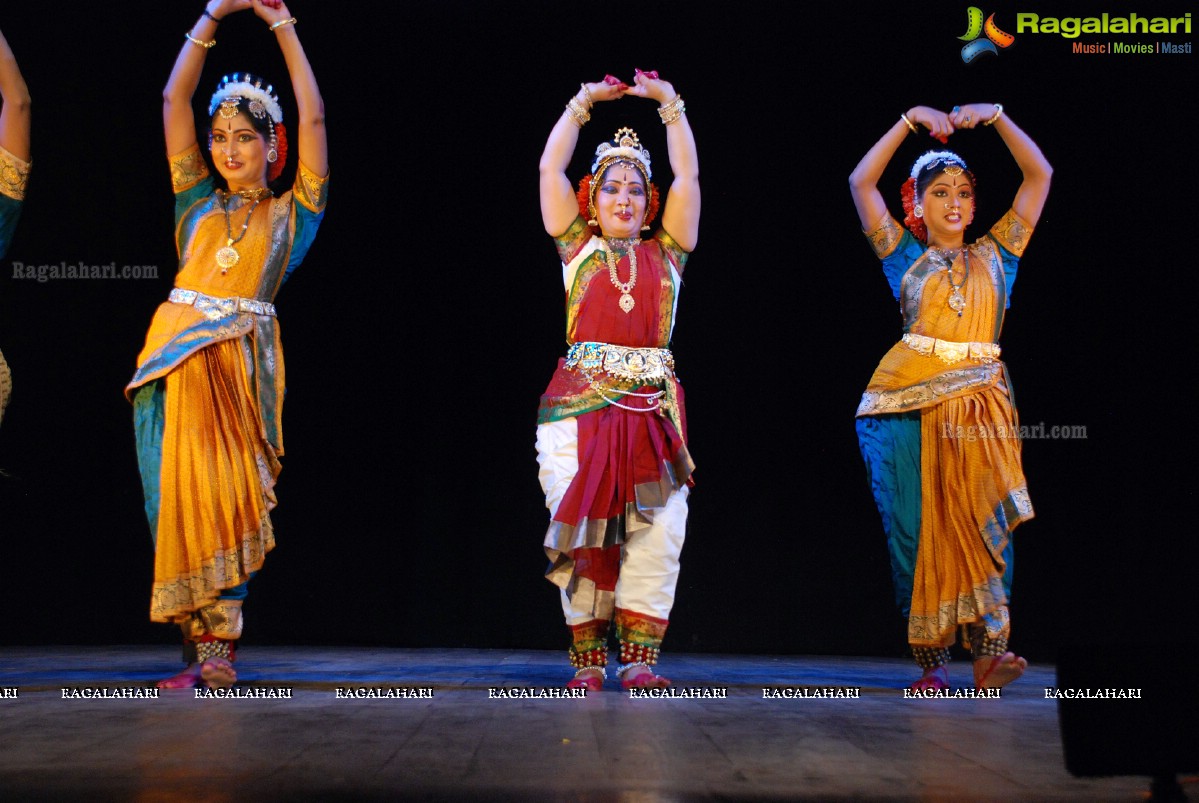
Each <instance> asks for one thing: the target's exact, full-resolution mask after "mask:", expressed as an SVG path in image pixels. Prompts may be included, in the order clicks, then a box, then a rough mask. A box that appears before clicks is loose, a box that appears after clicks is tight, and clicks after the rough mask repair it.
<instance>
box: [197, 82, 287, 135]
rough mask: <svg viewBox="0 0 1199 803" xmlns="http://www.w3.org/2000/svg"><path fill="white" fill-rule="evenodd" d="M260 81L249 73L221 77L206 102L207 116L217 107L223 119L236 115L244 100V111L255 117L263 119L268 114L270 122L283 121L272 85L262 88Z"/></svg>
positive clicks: (215, 111) (281, 111)
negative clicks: (208, 100) (210, 98)
mask: <svg viewBox="0 0 1199 803" xmlns="http://www.w3.org/2000/svg"><path fill="white" fill-rule="evenodd" d="M262 83H263V81H262V79H261V78H255V77H254V76H252V75H250V74H249V73H233V76H232V80H230V76H228V75H226V76H224V77H222V78H221V82H220V84H218V85H217V90H216V92H215V93H213V95H212V100H211V101H210V102H209V104H208V116H209V117H211V116H213V115H214V114H216V113H217V110H218V109H219V110H220V113H221V117H223V118H225V119H229V118H232V117H236V116H237V113H238V112H239V111H241V102H242V101H243V100H244V101H246V111H247V112H249V113H250V114H252V115H253V116H254V117H255V118H256V119H258V120H263V119H265V118H266V117H267V116H269V117H270V118H271V122H272V123H281V122H283V108H282V107H281V106H280V105H279V98H278V97H277V96H276V95H275V94H274V92H275V87H274V85H273V84H267V85H266V88H265V89H264V88H263V86H262Z"/></svg>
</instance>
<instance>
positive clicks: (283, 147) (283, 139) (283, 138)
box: [266, 123, 287, 181]
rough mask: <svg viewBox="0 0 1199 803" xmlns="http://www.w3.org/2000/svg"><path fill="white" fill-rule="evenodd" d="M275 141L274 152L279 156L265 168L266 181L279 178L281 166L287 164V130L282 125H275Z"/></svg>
mask: <svg viewBox="0 0 1199 803" xmlns="http://www.w3.org/2000/svg"><path fill="white" fill-rule="evenodd" d="M275 139H276V140H278V144H277V145H276V146H275V152H276V153H278V154H279V158H278V159H276V160H275V161H274V162H272V163H271V166H270V167H268V168H267V171H266V180H267V181H274V180H275V179H277V178H279V174H280V173H282V172H283V166H284V165H285V164H287V129H286V128H284V127H283V123H275Z"/></svg>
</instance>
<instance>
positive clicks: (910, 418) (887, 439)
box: [857, 410, 920, 617]
mask: <svg viewBox="0 0 1199 803" xmlns="http://www.w3.org/2000/svg"><path fill="white" fill-rule="evenodd" d="M857 429H858V448H859V449H861V451H862V459H863V460H865V461H866V476H867V479H868V480H869V481H870V491H871V493H873V494H874V503H875V505H876V506H877V507H878V512H879V515H880V516H882V519H883V532H884V533H885V534H886V536H887V550H888V551H889V552H890V554H891V579H892V580H893V581H894V583H895V603H896V604H897V605H898V606H899V610H900V613H902V614H903V615H904V616H905V617H906V616H908V614H909V613H911V608H912V579H913V577H914V576H915V573H916V552H917V550H918V548H919V545H920V411H919V410H916V411H912V412H908V413H895V414H892V415H871V416H862V417H861V418H858V419H857Z"/></svg>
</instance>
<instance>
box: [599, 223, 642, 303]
mask: <svg viewBox="0 0 1199 803" xmlns="http://www.w3.org/2000/svg"><path fill="white" fill-rule="evenodd" d="M640 244H641V238H640V237H631V238H629V239H627V240H618V239H616V238H609V237H605V238H604V258H605V259H606V260H607V262H608V279H610V280H611V282H612V286H613V287H615V288H616V289H617V290H619V291H620V302H619V303H620V308H621V309H622V310H624V311H625V314H628V313H630V312H632V311H633V307H634V306H635V305H636V304H637V302H636V301H634V300H633V296H632V295H631V294H632V292H633V288H634V287H636V286H637V246H638V245H640ZM616 245H622V246H624V247H625V248H626V249H627V252H628V255H629V280H628V281H627V282H622V281H620V274H618V273H617V272H616V254H615V253H613V251H612V248H613V247H614V246H616Z"/></svg>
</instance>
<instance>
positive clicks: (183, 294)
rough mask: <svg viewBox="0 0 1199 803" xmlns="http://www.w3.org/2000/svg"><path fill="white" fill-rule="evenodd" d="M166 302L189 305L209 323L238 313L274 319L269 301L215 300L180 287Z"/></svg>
mask: <svg viewBox="0 0 1199 803" xmlns="http://www.w3.org/2000/svg"><path fill="white" fill-rule="evenodd" d="M167 300H168V301H171V302H174V303H175V304H189V305H191V306H193V307H195V308H196V309H198V310H199V311H200V312H202V313H204V317H205V318H207V319H208V320H210V321H216V320H220V319H221V318H227V317H228V316H230V315H233V314H235V313H238V312H252V313H254V314H255V315H268V316H270V317H272V318H274V317H275V305H274V304H272V303H270V302H269V301H259V300H258V299H256V298H238V297H237V296H233V297H232V298H217V297H216V296H210V295H205V294H204V293H201V292H199V291H197V290H184V289H183V288H182V287H176V288H175V289H174V290H172V291H171V294H170V295H169V296H167Z"/></svg>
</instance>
